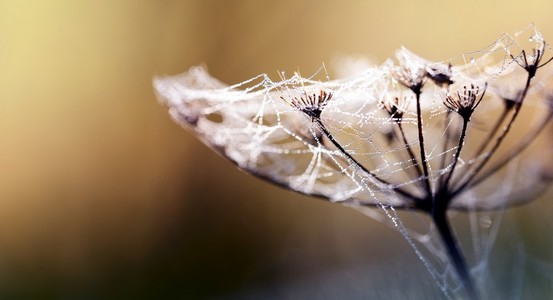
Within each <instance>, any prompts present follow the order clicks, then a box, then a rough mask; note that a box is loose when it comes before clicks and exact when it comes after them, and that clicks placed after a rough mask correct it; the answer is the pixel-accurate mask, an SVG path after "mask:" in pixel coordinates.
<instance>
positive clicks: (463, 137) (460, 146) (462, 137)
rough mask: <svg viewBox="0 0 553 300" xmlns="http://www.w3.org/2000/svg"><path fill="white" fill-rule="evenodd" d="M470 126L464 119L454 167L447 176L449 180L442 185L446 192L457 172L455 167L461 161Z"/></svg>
mask: <svg viewBox="0 0 553 300" xmlns="http://www.w3.org/2000/svg"><path fill="white" fill-rule="evenodd" d="M468 124H469V120H468V119H463V130H462V131H461V137H460V138H459V144H458V145H457V151H455V157H454V158H453V165H452V166H451V170H450V171H449V173H448V174H447V178H446V180H445V182H444V183H443V185H442V188H443V189H444V190H447V189H448V186H449V181H450V180H451V177H452V176H453V171H455V167H456V166H457V162H458V161H459V155H461V150H462V149H463V145H464V144H465V135H466V134H467V125H468Z"/></svg>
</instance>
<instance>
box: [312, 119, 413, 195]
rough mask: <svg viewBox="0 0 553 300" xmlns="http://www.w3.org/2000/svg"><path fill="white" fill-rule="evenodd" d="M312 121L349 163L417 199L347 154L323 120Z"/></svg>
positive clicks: (396, 190)
mask: <svg viewBox="0 0 553 300" xmlns="http://www.w3.org/2000/svg"><path fill="white" fill-rule="evenodd" d="M313 122H315V123H316V124H317V125H318V126H319V129H320V130H321V131H322V132H323V134H324V135H325V136H326V137H327V138H328V139H329V140H330V142H332V144H333V145H334V146H335V147H336V148H338V151H340V153H342V154H343V155H344V156H345V157H346V158H347V159H348V161H349V162H350V163H351V164H354V165H355V166H357V167H358V168H360V169H361V170H363V172H365V174H367V175H369V176H370V177H372V178H374V179H375V180H376V181H378V182H380V183H382V184H385V185H388V186H390V187H391V189H392V190H393V191H394V192H397V193H398V194H400V195H402V196H404V197H405V198H408V199H411V200H413V201H415V202H416V201H418V200H419V198H417V197H415V196H414V195H412V194H410V193H409V192H407V191H404V190H403V189H401V188H400V187H395V186H394V185H393V184H391V183H390V182H388V181H386V180H384V179H382V178H380V177H378V176H377V175H376V174H374V173H373V172H371V171H370V170H369V169H367V168H366V167H365V166H363V165H362V164H361V163H360V162H359V161H357V160H356V159H355V158H354V157H353V156H351V154H349V153H348V152H347V151H346V149H344V147H342V145H340V143H338V141H337V140H336V139H335V138H334V136H333V135H332V134H331V133H330V131H328V129H326V126H325V125H324V124H323V122H322V121H321V119H320V118H316V119H315V120H313Z"/></svg>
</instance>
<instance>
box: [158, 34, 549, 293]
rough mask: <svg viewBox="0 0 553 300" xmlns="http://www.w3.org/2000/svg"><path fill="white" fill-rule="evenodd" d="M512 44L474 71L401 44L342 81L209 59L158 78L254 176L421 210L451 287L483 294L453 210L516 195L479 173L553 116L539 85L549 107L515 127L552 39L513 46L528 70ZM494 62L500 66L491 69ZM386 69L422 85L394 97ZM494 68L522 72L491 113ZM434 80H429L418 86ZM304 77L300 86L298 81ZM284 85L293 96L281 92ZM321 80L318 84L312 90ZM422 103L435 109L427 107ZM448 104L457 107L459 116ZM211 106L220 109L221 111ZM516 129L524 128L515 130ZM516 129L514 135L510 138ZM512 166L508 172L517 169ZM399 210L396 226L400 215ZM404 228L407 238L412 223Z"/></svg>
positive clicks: (503, 159) (504, 160)
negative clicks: (226, 70) (245, 74)
mask: <svg viewBox="0 0 553 300" xmlns="http://www.w3.org/2000/svg"><path fill="white" fill-rule="evenodd" d="M515 44H516V42H515V41H513V40H511V39H508V38H503V39H498V40H497V41H496V44H495V46H494V47H491V48H489V49H486V50H481V52H482V53H483V56H485V55H487V54H493V53H499V55H498V56H499V57H501V58H502V59H501V61H492V60H486V59H481V60H474V63H471V66H474V67H473V68H470V70H467V68H466V64H465V65H451V64H449V63H448V64H444V63H439V64H434V63H432V64H431V63H429V62H428V61H427V60H425V59H423V58H420V57H419V56H417V55H415V54H413V53H411V52H410V51H408V50H407V49H405V48H401V49H400V50H398V51H397V53H396V55H395V57H396V60H397V62H398V65H397V66H396V65H394V64H393V63H392V62H391V61H388V63H386V64H385V65H384V66H381V67H375V68H371V69H368V70H367V71H366V72H363V73H362V74H360V75H358V76H356V77H353V78H350V79H347V80H334V81H330V80H328V81H325V82H321V81H316V80H314V79H312V78H297V77H294V78H291V79H285V78H284V79H282V81H279V82H274V81H271V80H270V79H269V77H268V76H267V75H266V74H261V75H259V76H257V77H255V78H252V79H250V80H247V81H244V82H242V83H239V84H237V85H233V86H224V85H223V84H220V83H218V81H216V80H214V79H212V77H210V76H209V75H208V74H207V72H206V71H205V69H203V68H193V69H192V70H191V71H189V72H188V73H186V74H184V75H179V76H175V77H169V78H162V79H157V80H156V81H155V87H156V89H157V91H158V94H159V96H160V100H161V101H162V102H163V103H164V104H166V105H167V106H168V107H169V110H170V112H171V115H172V116H173V118H175V120H176V121H177V122H179V123H181V124H183V125H185V126H186V127H187V128H191V129H193V130H194V131H195V132H196V134H197V135H198V136H199V137H200V139H201V140H202V141H203V142H204V143H206V144H207V145H208V146H210V147H211V148H212V149H214V150H215V151H217V152H219V153H220V154H221V155H223V156H225V157H227V158H229V159H230V160H231V161H233V162H234V163H235V164H236V165H237V166H238V167H239V168H241V169H242V170H245V171H246V172H248V173H250V174H252V175H254V176H257V177H260V178H263V179H265V180H268V181H271V182H273V183H275V184H277V185H279V186H282V187H285V188H288V189H290V190H293V191H296V192H299V193H302V194H305V195H309V196H313V197H318V198H322V199H327V200H329V201H332V202H340V203H343V204H346V205H349V206H354V207H367V206H376V207H380V208H381V209H383V210H385V211H386V210H387V209H396V208H405V209H412V210H418V211H421V212H424V213H426V214H427V215H428V216H430V218H431V220H432V222H433V223H434V225H435V228H436V229H437V232H438V236H439V237H440V238H441V239H442V242H443V245H444V252H443V253H442V254H447V255H441V257H449V259H450V261H451V264H450V265H448V267H449V268H448V269H449V270H455V272H456V275H457V276H454V277H455V278H458V279H459V280H460V282H461V284H460V286H462V287H463V288H458V287H459V285H458V286H456V288H455V290H456V291H461V293H462V291H463V290H464V291H465V295H464V296H467V297H468V298H471V299H476V298H477V297H478V292H477V287H476V286H475V284H474V280H473V278H472V274H471V272H470V270H469V267H468V266H467V264H466V262H465V260H464V255H463V253H462V251H461V248H460V247H459V246H458V245H457V241H456V238H455V235H454V231H452V230H451V228H450V226H449V222H448V216H447V212H448V211H449V210H450V209H456V210H464V211H477V210H492V209H500V208H504V207H506V206H509V205H512V204H513V203H519V202H516V201H515V200H513V199H512V198H511V196H510V195H506V194H505V193H501V194H500V195H499V196H497V195H493V194H490V191H489V190H490V189H486V188H484V187H482V185H481V183H482V182H490V181H492V180H495V182H501V181H502V180H504V177H502V176H501V175H498V174H500V173H501V172H499V170H502V169H503V170H505V169H506V168H505V166H507V165H508V164H509V162H511V161H512V160H513V159H514V158H517V157H518V156H519V154H520V153H522V152H523V151H524V150H525V149H527V147H528V146H529V145H530V144H532V143H533V141H534V140H535V139H536V137H537V136H538V135H539V134H540V132H542V131H543V128H545V127H546V125H548V124H550V123H551V122H552V120H553V100H552V99H553V97H551V96H550V95H551V94H548V93H547V91H543V93H541V94H540V95H541V96H543V97H545V100H546V101H548V102H547V103H548V106H549V107H550V108H552V109H550V110H547V109H546V110H543V111H540V110H534V111H536V120H537V122H536V124H524V126H527V127H524V128H522V129H521V130H511V128H512V127H513V126H514V124H515V121H516V119H517V116H518V115H519V112H520V111H521V107H522V106H523V104H524V102H525V99H532V98H536V97H537V96H536V95H537V94H538V93H534V91H532V92H530V93H529V90H531V89H534V88H535V85H533V84H531V82H532V79H533V78H535V77H536V74H537V73H538V69H540V68H541V67H543V66H545V65H546V64H547V63H549V62H550V61H551V59H549V60H547V61H546V62H545V63H543V62H542V60H543V57H544V51H545V45H546V44H545V42H543V43H542V46H541V47H538V48H537V49H539V50H534V52H533V55H532V56H528V55H527V54H526V52H524V51H522V52H521V54H520V55H519V56H517V57H512V59H513V60H514V61H515V62H516V63H517V64H518V65H519V66H520V67H522V68H523V69H521V68H518V67H517V68H512V69H516V70H509V71H506V67H505V66H508V65H513V66H514V65H515V64H513V60H511V59H509V54H510V53H511V50H512V47H514V46H513V45H515ZM471 55H472V53H471ZM463 57H464V56H463ZM480 64H482V65H480ZM475 70H477V71H475ZM488 70H495V71H494V73H487V72H488ZM496 71H497V72H496ZM517 73H518V74H517ZM453 74H454V75H455V76H453ZM390 75H392V76H393V77H394V78H395V79H396V80H397V81H398V82H399V83H400V84H401V85H403V86H405V87H407V88H409V89H410V90H411V91H412V92H413V93H414V94H415V95H413V96H411V97H403V96H395V95H398V94H399V95H401V94H400V93H401V92H402V91H404V88H402V87H399V88H398V85H397V82H394V81H393V80H390ZM498 78H505V81H504V82H505V84H512V83H516V87H517V89H516V90H513V91H515V92H514V93H511V94H509V95H508V97H503V98H505V99H507V100H505V99H504V102H505V103H506V106H507V107H510V108H509V109H505V110H504V112H503V113H501V114H497V113H495V112H497V109H496V107H493V105H492V104H490V103H491V102H493V101H483V98H484V95H485V93H486V89H487V83H486V84H484V85H478V84H476V82H491V84H492V85H493V84H497V83H498V82H501V81H500V80H498ZM428 79H430V80H428ZM453 79H455V81H456V83H455V84H459V83H458V81H459V80H463V81H466V82H472V83H471V84H467V85H465V86H464V87H463V88H462V89H461V90H459V91H455V92H452V94H448V95H447V96H445V99H444V97H443V93H442V92H441V90H442V89H440V88H443V87H444V86H446V87H447V88H448V89H449V88H451V86H450V85H451V84H452V83H453V81H454V80H453ZM427 81H428V82H429V85H433V86H430V87H428V88H425V91H424V93H423V91H422V87H423V86H424V85H425V83H426V82H427ZM298 82H302V85H301V86H298V84H297V83H298ZM215 83H216V84H215ZM303 83H305V85H303ZM286 87H289V89H287V92H288V96H282V91H283V89H284V88H286ZM432 87H434V89H432ZM544 89H545V88H544ZM314 90H315V91H317V92H307V91H314ZM290 95H291V96H290ZM295 95H298V96H295ZM334 95H339V97H333V96H334ZM413 98H414V99H413ZM331 99H333V102H332V108H333V109H332V110H328V109H327V110H326V112H325V118H324V119H322V118H321V114H322V113H323V111H324V109H325V107H326V106H327V105H328V103H329V102H330V100H331ZM411 99H413V101H411ZM427 100H428V101H427ZM540 100H542V99H540ZM528 101H529V100H526V102H528ZM530 101H531V100H530ZM411 102H412V103H413V105H414V106H416V109H413V111H409V115H410V116H412V117H411V118H406V117H405V116H404V114H405V113H406V112H407V109H408V107H409V104H410V103H411ZM422 102H424V105H431V106H432V109H430V110H423V108H425V107H423V106H422V105H421V103H422ZM442 103H443V105H445V107H444V106H443V105H442ZM488 104H490V105H488ZM290 106H291V107H293V108H294V109H290ZM445 108H447V109H448V110H446V109H445ZM477 108H478V109H479V110H481V111H482V116H486V115H485V113H486V112H494V113H490V114H489V115H488V116H489V118H487V116H486V117H484V118H482V119H483V120H484V119H485V120H484V121H485V122H489V124H486V125H491V126H484V127H485V128H491V129H490V130H489V131H488V132H485V133H481V134H484V135H485V136H484V138H482V137H481V136H480V137H479V136H478V134H476V135H475V136H477V137H473V133H474V132H475V130H472V129H471V128H473V126H474V125H475V124H473V123H471V122H469V121H470V119H471V116H472V115H473V113H474V112H475V110H476V109H477ZM382 109H384V110H386V112H387V113H388V114H389V116H390V117H391V118H392V119H393V122H390V118H389V117H388V118H382ZM450 111H455V112H456V113H457V114H458V115H459V116H461V117H462V118H458V117H455V118H452V117H451V113H449V112H450ZM479 113H480V112H479ZM214 115H216V116H218V117H219V118H215V119H214V118H213V116H214ZM306 116H307V117H308V118H309V119H310V121H311V122H312V124H309V120H307V119H306V118H305V117H306ZM460 121H461V122H460ZM519 123H520V122H519ZM519 123H516V124H519ZM451 128H459V130H458V131H453V130H450V129H451ZM517 129H518V128H517ZM383 131H384V132H385V133H386V134H387V138H386V139H385V141H384V143H382V140H383V139H382V138H381V137H380V135H379V134H378V133H379V132H383ZM515 134H518V136H514V137H513V135H515ZM509 138H511V139H512V143H504V141H506V140H508V139H509ZM505 144H507V146H506V145H505ZM474 149H477V150H476V151H474ZM546 151H548V152H547V153H546V154H545V155H544V156H545V157H551V149H549V148H548V149H546ZM513 173H515V174H514V175H513V177H517V176H521V175H520V174H519V173H516V172H513ZM538 177H539V176H538ZM542 177H544V176H542ZM544 185H545V184H544ZM520 187H522V188H525V189H532V188H533V189H534V190H538V189H541V188H545V187H542V186H537V185H519V186H516V185H514V187H513V189H515V188H520ZM524 192H525V191H524V190H518V191H517V193H518V194H520V193H524ZM513 194H514V193H513ZM530 200H531V199H526V201H530ZM386 212H388V211H386ZM388 216H390V214H388ZM392 217H393V218H392V221H393V222H394V224H395V225H394V226H396V225H397V224H398V223H397V218H395V217H394V216H392ZM404 232H406V231H405V230H404ZM406 236H407V238H411V237H410V236H409V234H408V233H406ZM433 246H435V245H433ZM432 274H434V275H435V273H432ZM440 276H441V274H439V275H437V276H436V277H437V278H441V277H440ZM437 281H440V282H445V281H447V280H440V279H437ZM443 284H444V285H447V283H443ZM443 290H447V287H446V288H444V289H443ZM450 290H451V289H450Z"/></svg>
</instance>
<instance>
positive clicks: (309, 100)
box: [280, 90, 332, 121]
mask: <svg viewBox="0 0 553 300" xmlns="http://www.w3.org/2000/svg"><path fill="white" fill-rule="evenodd" d="M280 98H281V99H282V100H284V101H287V102H289V103H290V105H292V107H294V108H295V109H297V110H299V111H301V112H303V113H304V114H306V115H307V116H309V117H310V118H311V120H312V121H315V120H316V119H319V118H320V117H321V113H322V112H323V109H324V108H325V107H326V105H327V104H328V102H329V101H330V100H331V99H332V92H327V91H324V90H320V91H319V94H318V95H317V94H316V93H313V94H309V95H308V94H307V92H305V91H304V93H303V96H300V97H293V98H292V100H291V101H288V100H286V98H285V97H283V96H281V97H280Z"/></svg>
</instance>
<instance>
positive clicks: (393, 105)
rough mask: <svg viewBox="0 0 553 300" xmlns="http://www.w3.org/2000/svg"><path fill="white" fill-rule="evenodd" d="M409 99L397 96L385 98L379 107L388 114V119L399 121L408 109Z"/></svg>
mask: <svg viewBox="0 0 553 300" xmlns="http://www.w3.org/2000/svg"><path fill="white" fill-rule="evenodd" d="M410 100H412V98H411V97H408V96H403V95H401V94H400V95H397V96H385V97H384V98H383V99H382V100H380V105H381V106H382V107H383V108H384V109H385V110H386V111H387V112H388V114H389V115H390V117H392V118H394V119H397V120H401V119H402V118H403V114H404V113H405V112H406V111H407V109H408V108H409V104H410V102H411V101H410Z"/></svg>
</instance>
